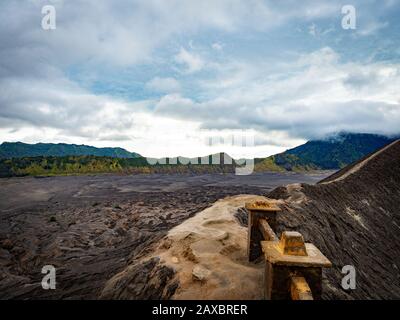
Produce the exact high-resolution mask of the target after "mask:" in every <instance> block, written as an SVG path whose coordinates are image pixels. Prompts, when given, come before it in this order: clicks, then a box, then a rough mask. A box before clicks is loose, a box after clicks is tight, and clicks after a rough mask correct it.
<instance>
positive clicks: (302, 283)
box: [290, 276, 314, 300]
mask: <svg viewBox="0 0 400 320" xmlns="http://www.w3.org/2000/svg"><path fill="white" fill-rule="evenodd" d="M290 296H291V298H292V300H314V298H313V295H312V293H311V289H310V287H309V285H308V283H307V281H306V279H305V278H304V277H297V276H292V277H290Z"/></svg>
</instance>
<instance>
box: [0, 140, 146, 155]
mask: <svg viewBox="0 0 400 320" xmlns="http://www.w3.org/2000/svg"><path fill="white" fill-rule="evenodd" d="M49 156H51V157H64V156H99V157H111V158H137V157H140V155H139V154H138V153H135V152H129V151H126V150H125V149H122V148H96V147H91V146H86V145H76V144H66V143H57V144H55V143H36V144H27V143H22V142H3V143H2V144H1V145H0V159H10V158H23V157H49Z"/></svg>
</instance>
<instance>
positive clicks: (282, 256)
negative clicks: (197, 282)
mask: <svg viewBox="0 0 400 320" xmlns="http://www.w3.org/2000/svg"><path fill="white" fill-rule="evenodd" d="M246 210H247V211H248V217H249V219H248V228H249V234H248V257H249V261H256V260H258V259H259V258H260V257H262V256H264V260H265V277H264V296H265V298H266V299H268V300H270V299H273V300H276V299H293V300H313V299H320V298H321V294H322V268H325V267H331V266H332V264H331V262H330V261H329V260H328V259H327V258H326V257H325V256H324V255H323V254H322V253H321V252H320V251H319V250H318V249H317V248H316V247H315V246H314V245H313V244H311V243H305V242H304V239H303V236H302V235H301V234H300V233H298V232H295V231H284V232H282V234H281V238H280V239H279V238H278V237H277V235H276V233H275V231H276V225H277V219H276V216H277V214H278V212H280V211H281V210H280V208H279V207H278V206H277V205H276V204H275V203H273V202H269V201H256V202H252V203H246Z"/></svg>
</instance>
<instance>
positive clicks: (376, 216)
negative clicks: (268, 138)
mask: <svg viewBox="0 0 400 320" xmlns="http://www.w3.org/2000/svg"><path fill="white" fill-rule="evenodd" d="M268 196H269V197H270V198H275V199H283V201H282V204H281V208H282V209H283V211H282V212H281V213H280V214H279V216H278V226H279V230H280V231H283V230H296V231H299V232H301V233H302V234H303V236H304V238H305V240H306V241H309V242H313V243H314V244H315V245H316V246H317V247H318V248H319V249H320V250H321V251H322V252H323V253H324V254H325V255H326V256H327V257H328V258H329V259H330V260H331V261H332V263H333V268H332V269H331V270H328V271H327V272H326V277H327V281H326V285H325V294H324V297H325V298H328V299H332V298H345V299H399V298H400V271H399V268H400V213H399V205H400V141H399V140H398V141H395V142H393V143H392V144H390V145H388V146H386V147H384V148H383V149H381V150H379V151H378V152H376V153H374V154H372V155H371V156H369V157H366V158H364V159H362V160H360V161H358V162H357V163H355V164H353V165H351V166H349V167H347V168H345V169H343V170H341V171H339V172H338V173H336V174H334V175H332V176H331V177H328V178H326V179H324V180H322V181H321V182H320V183H319V184H317V185H308V184H294V185H289V186H286V187H280V188H277V189H275V190H273V191H272V192H271V193H269V195H268ZM345 265H352V266H354V267H355V268H356V272H357V274H356V275H357V276H356V280H357V286H356V289H355V290H350V291H345V290H343V289H342V287H341V279H342V277H343V275H342V274H341V269H342V267H343V266H345Z"/></svg>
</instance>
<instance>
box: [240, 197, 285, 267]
mask: <svg viewBox="0 0 400 320" xmlns="http://www.w3.org/2000/svg"><path fill="white" fill-rule="evenodd" d="M245 208H246V210H247V212H248V230H249V231H248V241H247V253H248V257H249V261H254V260H256V259H257V258H258V257H260V256H261V255H262V249H261V241H263V240H272V239H265V238H264V236H265V235H266V234H263V233H262V232H261V231H263V230H266V231H269V230H267V229H271V230H272V231H274V230H276V213H277V212H278V211H280V209H279V207H278V206H277V205H276V204H275V203H272V202H269V201H255V202H251V203H246V205H245ZM260 219H265V220H266V222H267V224H268V225H269V226H270V228H265V229H261V230H260V223H259V221H260ZM262 224H263V225H264V226H265V224H264V223H262Z"/></svg>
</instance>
